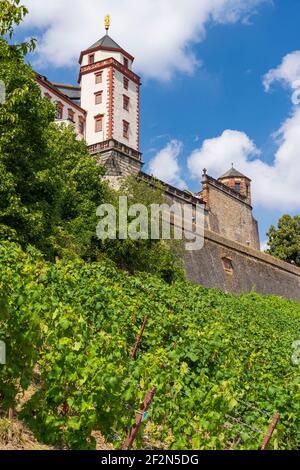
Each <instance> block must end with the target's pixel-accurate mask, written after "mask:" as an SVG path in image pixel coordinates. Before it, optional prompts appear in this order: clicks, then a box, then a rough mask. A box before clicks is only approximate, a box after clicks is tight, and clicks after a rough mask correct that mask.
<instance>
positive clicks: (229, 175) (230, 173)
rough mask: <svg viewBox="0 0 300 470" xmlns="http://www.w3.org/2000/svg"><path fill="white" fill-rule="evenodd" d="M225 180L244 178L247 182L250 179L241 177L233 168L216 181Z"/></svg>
mask: <svg viewBox="0 0 300 470" xmlns="http://www.w3.org/2000/svg"><path fill="white" fill-rule="evenodd" d="M225 178H246V179H248V180H249V179H250V178H248V176H245V175H243V174H242V173H240V172H239V171H237V170H236V169H235V168H233V167H232V168H230V170H228V171H226V173H225V174H224V175H223V176H221V177H220V178H218V179H219V180H222V179H225Z"/></svg>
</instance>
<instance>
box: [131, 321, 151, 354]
mask: <svg viewBox="0 0 300 470" xmlns="http://www.w3.org/2000/svg"><path fill="white" fill-rule="evenodd" d="M147 322H148V317H145V319H144V322H143V325H142V329H141V332H140V333H139V334H138V336H137V337H136V340H135V345H134V348H133V350H132V353H131V359H136V355H137V352H138V349H139V345H140V343H141V340H142V337H143V334H144V331H145V328H146V325H147Z"/></svg>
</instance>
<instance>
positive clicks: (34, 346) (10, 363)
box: [0, 244, 47, 408]
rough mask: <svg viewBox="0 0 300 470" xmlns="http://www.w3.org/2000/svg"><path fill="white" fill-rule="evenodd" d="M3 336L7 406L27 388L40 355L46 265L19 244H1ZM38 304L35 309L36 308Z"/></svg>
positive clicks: (1, 373) (1, 385)
mask: <svg viewBox="0 0 300 470" xmlns="http://www.w3.org/2000/svg"><path fill="white" fill-rule="evenodd" d="M0 265H1V267H2V266H5V269H3V270H1V275H0V339H1V341H4V342H5V344H6V356H7V360H6V365H1V366H0V377H1V379H0V397H1V405H2V406H3V407H4V408H8V407H13V406H14V403H15V398H16V394H17V391H18V390H20V389H21V390H26V388H27V387H28V386H29V384H30V382H31V379H32V371H33V368H34V366H35V364H36V362H37V360H38V357H39V347H40V345H41V338H42V334H41V321H40V317H41V310H43V309H44V308H47V307H46V306H45V305H44V304H43V295H44V287H43V286H41V285H40V284H39V277H40V276H41V273H42V270H43V269H45V267H44V265H43V263H42V262H41V261H40V260H38V259H37V260H36V261H35V262H33V260H32V259H30V258H29V257H28V256H27V255H26V254H25V253H24V252H23V251H22V250H21V249H20V248H18V247H17V246H15V245H10V249H9V250H8V249H7V245H2V244H1V245H0ZM32 305H34V310H33V309H32Z"/></svg>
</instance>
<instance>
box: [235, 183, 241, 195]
mask: <svg viewBox="0 0 300 470" xmlns="http://www.w3.org/2000/svg"><path fill="white" fill-rule="evenodd" d="M234 189H235V190H236V192H237V193H240V192H241V183H235V186H234Z"/></svg>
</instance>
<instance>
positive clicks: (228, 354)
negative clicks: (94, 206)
mask: <svg viewBox="0 0 300 470" xmlns="http://www.w3.org/2000/svg"><path fill="white" fill-rule="evenodd" d="M1 253H2V261H1V260H0V273H1V274H0V280H1V291H3V290H4V292H7V293H8V299H9V305H10V308H11V309H14V311H16V312H17V315H19V313H18V312H19V309H20V308H22V310H21V312H23V313H22V315H23V314H25V313H26V314H28V315H29V312H30V315H33V316H34V317H33V318H36V316H38V317H39V318H40V329H41V330H42V333H43V338H42V339H43V343H42V346H41V347H40V357H39V369H40V373H41V387H40V389H39V390H38V391H37V392H36V394H35V395H34V396H33V397H32V399H31V400H30V401H29V403H28V404H27V407H26V409H24V410H23V416H24V417H25V418H26V419H27V421H28V422H29V424H30V426H31V427H32V429H34V430H35V432H36V433H37V434H39V436H40V437H41V438H42V439H43V440H44V441H46V442H48V443H51V444H59V445H66V446H67V447H70V448H74V449H85V448H93V446H94V442H93V440H92V438H91V431H92V430H100V431H101V432H102V433H103V435H104V436H105V437H106V439H107V440H108V441H109V442H113V443H114V445H115V446H116V447H119V446H120V445H121V443H122V442H123V440H124V438H125V436H126V433H127V431H128V429H129V427H130V425H131V424H132V423H133V421H134V418H135V413H136V412H137V410H138V409H139V406H140V403H141V401H142V400H143V398H144V396H145V393H146V392H147V391H148V390H149V389H150V388H151V387H152V386H153V385H156V387H157V394H156V395H155V398H154V401H153V409H151V410H150V419H149V421H148V423H146V424H145V425H143V426H144V429H141V432H140V440H139V441H137V444H136V445H137V447H138V448H143V447H144V446H145V444H144V443H143V441H142V436H143V431H145V426H147V428H146V433H147V441H148V442H149V440H150V441H151V442H152V443H154V445H155V446H156V447H159V448H162V447H165V448H172V449H228V448H230V447H231V446H232V445H235V448H237V449H257V448H258V447H259V445H260V444H261V441H262V438H263V435H264V433H265V432H266V429H267V427H268V424H269V422H270V419H271V417H272V415H273V414H274V413H275V412H276V411H279V412H280V413H281V420H280V423H279V425H278V428H277V431H276V434H275V437H274V438H273V440H272V442H271V444H270V446H271V448H277V447H279V448H280V449H297V448H299V445H300V432H299V429H300V369H299V366H294V365H293V364H292V361H291V356H292V354H293V352H294V350H293V347H292V345H293V342H294V341H295V340H298V339H300V338H299V331H300V306H299V304H297V303H294V302H291V301H287V300H284V299H281V298H276V297H268V296H266V297H264V296H260V295H257V294H255V293H251V294H247V295H242V296H233V295H228V294H225V293H222V292H219V291H216V290H212V289H205V288H202V287H200V286H195V285H193V284H190V283H188V282H184V281H179V282H176V283H174V284H173V285H168V284H167V283H165V282H163V281H162V280H159V279H158V278H156V277H151V276H149V275H147V274H143V275H142V274H141V275H139V276H128V274H126V273H124V272H122V271H119V270H117V269H116V268H115V267H114V265H113V264H111V263H91V264H84V263H83V262H82V261H78V262H76V263H67V264H66V263H62V262H60V263H58V264H56V265H53V264H52V265H51V264H47V263H44V262H42V261H41V260H40V259H39V258H38V257H37V255H36V254H35V253H32V254H30V255H25V254H22V253H21V251H20V250H19V249H18V248H16V247H15V246H14V245H13V244H9V243H5V244H3V246H2V250H1ZM20 296H22V300H18V299H19V298H20ZM20 305H21V307H20ZM146 315H147V316H148V317H149V321H148V324H147V327H146V330H145V333H144V336H143V338H142V342H141V345H140V349H139V351H138V355H137V359H136V360H132V359H131V357H130V353H131V351H132V348H133V346H134V343H135V338H136V336H137V334H138V333H139V331H140V328H141V325H142V323H143V320H144V318H145V316H146ZM21 325H22V323H21ZM20 329H21V330H22V333H24V332H25V331H27V330H29V331H33V330H34V329H33V328H32V330H30V322H28V323H27V325H26V329H22V326H21V327H20ZM0 331H1V332H2V331H4V332H5V331H8V328H7V320H6V319H5V318H4V319H3V317H2V318H1V328H0ZM1 334H2V333H1ZM1 334H0V336H1ZM16 334H18V332H17V331H16ZM30 334H32V333H30ZM19 338H20V341H21V343H20V348H22V341H23V337H22V335H21V334H20V333H19ZM24 340H25V338H24ZM33 342H34V344H35V345H36V344H39V343H35V340H34V339H32V340H31V344H32V343H33ZM32 352H33V353H34V354H35V351H32ZM5 370H6V369H0V373H1V374H3V371H4V373H6V372H5ZM28 370H30V368H29V369H28ZM20 372H21V370H20ZM1 379H2V375H1ZM1 383H2V380H1ZM1 393H2V392H1ZM234 419H235V420H238V421H234ZM240 423H242V424H240ZM253 429H258V430H261V431H262V432H261V433H259V432H255V431H254V430H253ZM239 439H240V440H239ZM234 443H235V444H234Z"/></svg>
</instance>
